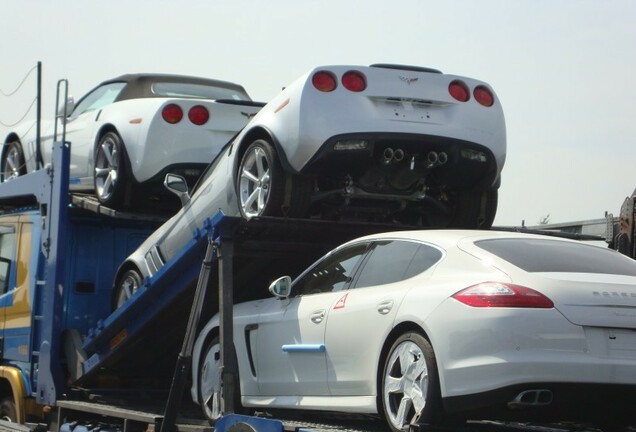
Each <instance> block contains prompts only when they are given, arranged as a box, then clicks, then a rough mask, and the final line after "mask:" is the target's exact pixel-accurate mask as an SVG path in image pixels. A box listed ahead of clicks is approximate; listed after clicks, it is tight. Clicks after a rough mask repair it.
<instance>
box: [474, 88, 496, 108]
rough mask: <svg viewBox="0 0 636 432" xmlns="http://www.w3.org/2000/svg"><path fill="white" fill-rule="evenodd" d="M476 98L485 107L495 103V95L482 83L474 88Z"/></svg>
mask: <svg viewBox="0 0 636 432" xmlns="http://www.w3.org/2000/svg"><path fill="white" fill-rule="evenodd" d="M473 96H475V100H476V101H477V102H479V103H480V104H481V105H483V106H485V107H490V106H492V105H493V104H494V103H495V96H494V95H493V94H492V92H491V91H490V89H489V88H488V87H486V86H483V85H480V86H477V87H475V90H473Z"/></svg>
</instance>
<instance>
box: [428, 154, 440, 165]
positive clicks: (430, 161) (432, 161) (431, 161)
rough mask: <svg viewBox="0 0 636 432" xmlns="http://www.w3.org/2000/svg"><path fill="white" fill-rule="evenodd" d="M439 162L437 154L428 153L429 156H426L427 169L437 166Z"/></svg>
mask: <svg viewBox="0 0 636 432" xmlns="http://www.w3.org/2000/svg"><path fill="white" fill-rule="evenodd" d="M438 160H439V157H438V156H437V152H434V151H432V152H428V154H427V155H426V167H427V168H432V167H434V166H435V165H437V162H438Z"/></svg>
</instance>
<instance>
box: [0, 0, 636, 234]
mask: <svg viewBox="0 0 636 432" xmlns="http://www.w3.org/2000/svg"><path fill="white" fill-rule="evenodd" d="M0 11H1V14H0V15H1V16H2V27H1V28H2V37H0V90H1V91H2V92H3V93H5V94H7V93H11V92H13V91H14V90H16V89H17V88H19V89H18V91H17V92H16V93H15V94H14V95H12V96H10V97H6V96H4V95H3V94H2V93H0V136H2V137H3V138H4V136H5V134H6V132H7V131H8V128H7V127H6V126H5V125H11V124H14V123H16V122H17V121H19V120H20V119H21V118H22V117H23V116H25V115H26V118H27V119H29V118H34V117H35V109H34V108H31V109H29V106H30V105H31V103H32V102H33V99H34V98H35V94H36V93H35V88H36V79H35V74H33V73H31V74H30V75H29V71H30V70H32V69H33V67H34V66H35V65H36V64H37V62H38V61H40V62H42V70H43V80H42V83H43V101H42V104H43V105H42V110H43V116H44V117H45V118H49V119H52V118H53V111H54V106H55V100H54V96H55V89H56V83H57V80H58V79H67V80H68V82H69V93H70V94H71V95H73V96H74V97H75V99H76V100H77V99H78V98H79V97H81V96H82V95H83V94H84V93H86V92H87V91H88V90H90V89H91V88H93V87H94V86H95V85H97V84H98V83H99V82H101V81H103V80H106V79H109V78H113V77H115V76H118V75H121V74H124V73H132V72H162V73H176V74H186V75H197V76H205V77H210V78H217V79H223V80H227V81H233V82H237V83H240V84H242V85H243V86H244V87H245V89H246V90H247V91H248V93H249V94H250V95H251V97H252V98H253V99H254V100H259V101H264V102H266V101H268V100H269V99H271V98H272V97H273V96H274V95H276V94H277V93H278V92H279V91H280V90H281V88H282V87H284V86H285V85H287V84H289V83H291V82H292V81H293V80H294V79H295V78H296V77H298V76H300V75H302V74H303V73H304V72H306V71H308V70H309V69H311V68H313V67H315V66H319V65H330V64H350V65H369V64H372V63H399V64H405V65H418V66H427V67H432V68H436V69H439V70H441V71H443V72H445V73H449V74H455V75H464V76H468V77H472V78H476V79H480V80H483V81H485V82H487V83H489V84H490V85H491V86H492V88H493V89H494V90H495V92H496V93H497V96H498V98H499V99H500V101H501V103H502V106H503V110H504V115H505V118H506V128H507V141H508V148H507V160H506V164H505V166H504V169H503V174H502V183H501V188H500V190H499V207H498V212H497V217H496V219H495V224H496V225H521V223H522V221H525V224H526V225H530V226H531V225H536V224H537V223H539V221H541V220H542V219H545V218H546V217H548V219H549V221H550V222H551V223H561V222H573V221H581V220H587V219H597V218H602V217H603V216H604V214H605V212H606V211H607V212H610V213H614V214H615V215H616V214H618V212H619V210H620V206H621V204H622V203H623V200H624V199H625V197H627V196H628V195H631V193H632V192H633V191H634V189H635V188H636V169H635V167H636V164H635V162H636V116H635V114H636V109H635V108H634V103H635V101H636V85H635V84H634V72H635V71H636V25H634V23H635V22H636V2H634V1H633V0H523V1H517V0H479V1H476V0H475V1H473V0H444V1H440V0H392V1H385V0H267V1H265V0H201V1H199V0H181V1H165V0H110V1H99V0H94V1H82V0H47V1H44V0H42V1H40V0H22V1H16V0H0ZM25 77H26V80H25V81H24V84H23V85H22V86H21V87H19V86H20V83H21V82H22V81H23V79H24V78H25ZM47 116H48V117H47Z"/></svg>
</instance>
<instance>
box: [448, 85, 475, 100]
mask: <svg viewBox="0 0 636 432" xmlns="http://www.w3.org/2000/svg"><path fill="white" fill-rule="evenodd" d="M448 93H450V95H451V96H452V97H453V98H454V99H455V100H458V101H460V102H466V101H468V99H470V91H469V90H468V86H467V85H466V84H465V83H464V82H463V81H459V80H455V81H453V82H452V83H450V84H449V85H448Z"/></svg>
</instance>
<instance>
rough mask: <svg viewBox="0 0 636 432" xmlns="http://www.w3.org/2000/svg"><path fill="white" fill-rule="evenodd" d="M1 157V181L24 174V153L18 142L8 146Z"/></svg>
mask: <svg viewBox="0 0 636 432" xmlns="http://www.w3.org/2000/svg"><path fill="white" fill-rule="evenodd" d="M5 145H6V146H7V148H6V150H5V151H4V153H3V156H2V181H3V182H5V181H7V180H11V179H14V178H16V177H19V176H21V175H25V174H26V163H25V159H24V151H23V150H22V145H21V144H20V142H19V141H14V142H11V143H8V144H5Z"/></svg>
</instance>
